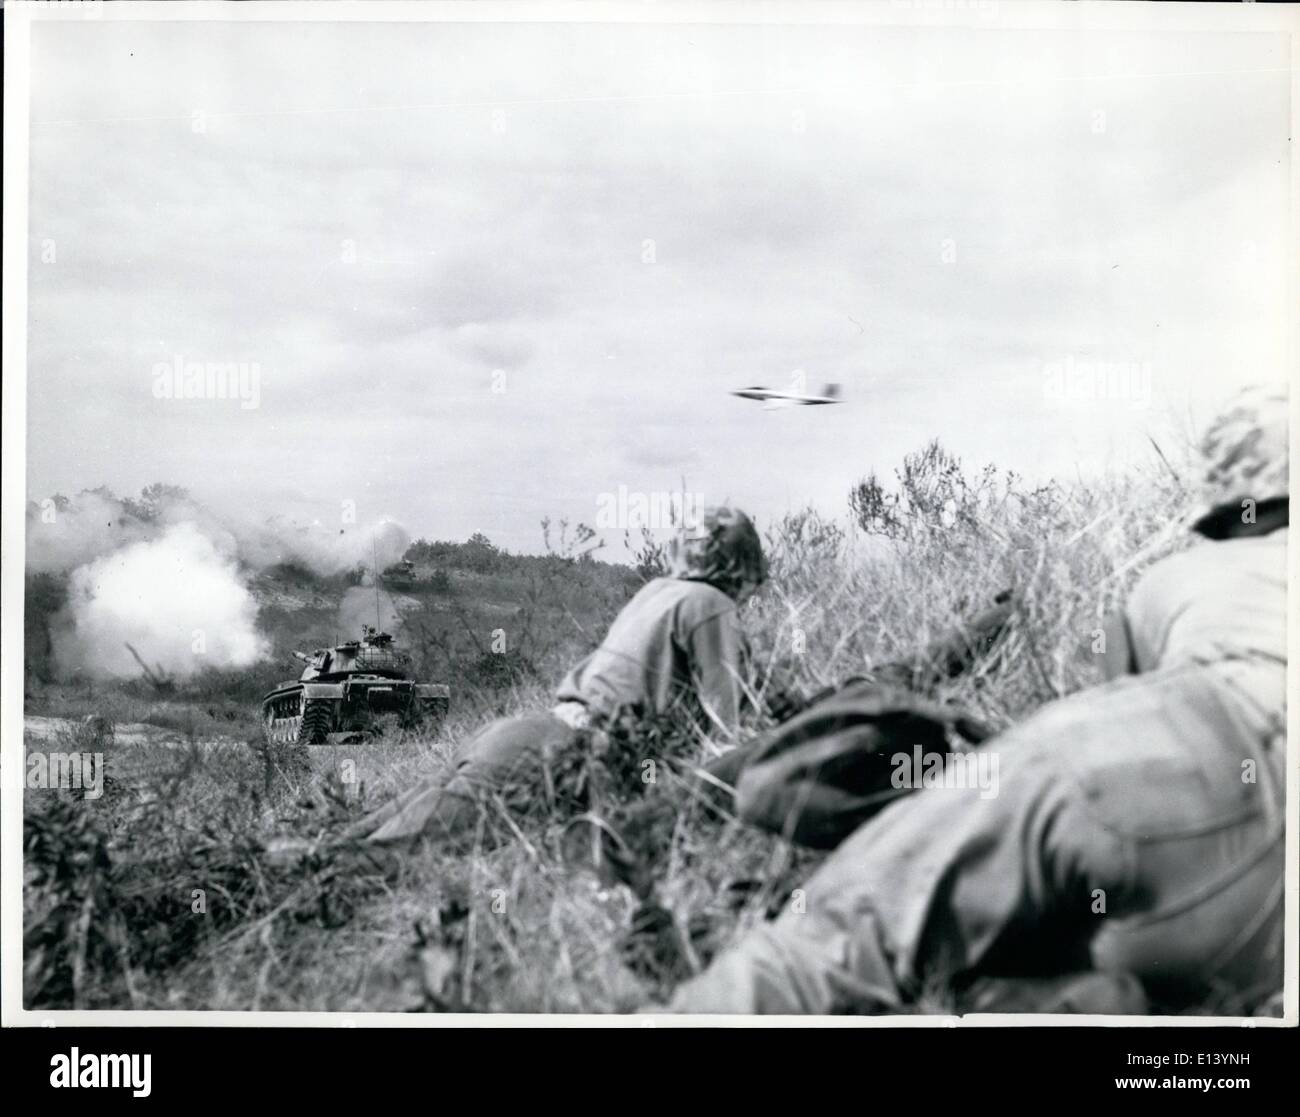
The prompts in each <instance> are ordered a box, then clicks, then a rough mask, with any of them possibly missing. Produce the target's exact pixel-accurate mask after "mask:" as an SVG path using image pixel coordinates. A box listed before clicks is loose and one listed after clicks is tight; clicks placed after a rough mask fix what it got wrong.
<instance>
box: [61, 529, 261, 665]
mask: <svg viewBox="0 0 1300 1117" xmlns="http://www.w3.org/2000/svg"><path fill="white" fill-rule="evenodd" d="M68 591H69V603H68V623H67V624H65V625H64V626H63V627H61V628H60V630H59V631H58V632H56V633H55V636H54V654H55V658H56V660H57V662H58V663H59V665H60V667H61V669H63V670H64V671H67V672H70V673H78V674H88V675H95V676H101V677H102V676H118V677H132V676H137V675H139V674H140V666H139V664H138V663H136V661H135V658H134V656H132V655H131V653H130V651H129V650H128V648H127V645H128V644H129V645H131V646H132V647H134V648H135V650H136V651H137V652H138V653H139V655H140V657H141V658H142V659H143V660H144V661H145V662H146V663H147V664H149V665H150V667H158V668H161V670H162V671H163V672H164V673H166V674H168V675H173V676H177V677H180V678H184V677H186V676H188V675H192V674H194V673H195V672H196V671H199V670H202V669H203V668H205V667H210V666H213V667H242V666H245V665H247V664H249V663H252V662H254V661H255V660H257V659H258V658H260V657H261V656H262V655H264V654H265V653H266V651H267V642H266V640H265V638H264V637H263V636H261V635H260V634H259V633H258V631H257V603H256V602H255V601H254V600H253V595H252V594H251V593H249V591H248V588H247V587H246V586H245V585H244V583H243V580H242V579H241V577H240V574H239V570H238V568H237V567H236V565H235V563H234V561H233V560H231V559H230V558H229V557H228V556H226V555H223V554H222V553H221V552H220V551H219V550H218V549H217V547H216V546H215V545H214V543H213V541H212V540H211V539H209V538H208V537H207V536H206V535H204V534H203V533H202V532H201V531H200V530H199V527H198V525H196V524H189V523H183V524H176V525H172V526H169V527H167V528H165V529H164V530H163V531H162V534H161V535H159V536H158V537H157V538H155V539H149V540H143V541H141V542H137V543H130V544H128V545H127V546H125V547H122V548H120V549H119V550H116V551H114V552H113V553H112V554H108V555H104V556H103V557H102V558H98V559H95V560H94V561H93V562H90V563H88V564H86V565H84V566H80V567H78V568H77V569H76V570H75V571H74V572H73V574H72V577H71V580H70V583H69V587H68Z"/></svg>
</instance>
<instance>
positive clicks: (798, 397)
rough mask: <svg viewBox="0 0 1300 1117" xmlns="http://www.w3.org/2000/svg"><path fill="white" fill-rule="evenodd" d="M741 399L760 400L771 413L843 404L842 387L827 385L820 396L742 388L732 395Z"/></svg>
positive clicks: (778, 390) (758, 388)
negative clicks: (775, 409) (795, 408)
mask: <svg viewBox="0 0 1300 1117" xmlns="http://www.w3.org/2000/svg"><path fill="white" fill-rule="evenodd" d="M731 394H732V395H733V396H739V397H740V398H741V399H758V400H762V401H763V410H764V411H771V410H773V409H774V408H777V407H813V406H816V405H817V404H822V403H843V402H844V401H843V400H842V399H841V398H840V386H839V385H838V384H827V385H826V387H825V388H823V389H822V394H821V395H820V396H812V395H808V394H807V393H806V392H787V391H782V390H781V389H779V388H761V387H754V388H741V389H739V390H738V391H735V392H732V393H731Z"/></svg>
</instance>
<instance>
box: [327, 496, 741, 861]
mask: <svg viewBox="0 0 1300 1117" xmlns="http://www.w3.org/2000/svg"><path fill="white" fill-rule="evenodd" d="M671 571H672V573H671V576H670V577H663V578H655V579H654V580H653V581H651V582H649V583H648V584H647V585H645V586H643V587H642V588H641V590H640V591H639V592H638V593H637V594H636V596H635V597H633V598H632V600H631V601H629V602H628V603H627V605H626V606H624V608H623V610H622V612H621V613H619V615H618V617H617V618H616V619H615V620H614V623H613V624H612V625H611V626H610V630H609V632H608V634H607V635H606V637H605V639H604V641H603V642H602V643H601V645H600V647H598V648H597V649H596V650H595V651H594V652H593V653H592V654H591V655H590V656H588V657H587V658H586V659H585V660H583V662H582V663H580V664H578V666H576V667H575V668H574V669H573V670H572V671H570V672H569V674H568V675H567V676H566V677H565V679H564V681H563V682H562V683H561V684H560V687H559V690H558V692H557V694H556V697H557V699H558V702H557V704H556V705H555V706H554V707H553V708H552V709H551V710H550V711H548V712H545V713H535V714H527V715H524V716H521V717H512V718H502V719H499V720H497V721H494V722H492V723H491V724H490V725H488V726H486V727H485V728H484V729H482V730H480V731H479V732H478V733H477V734H476V735H475V736H474V737H472V738H470V739H469V740H468V741H466V742H465V743H464V744H463V745H462V746H461V748H460V749H459V751H458V756H457V762H456V768H455V771H454V772H453V774H452V776H451V778H450V780H448V781H446V782H439V781H430V782H429V783H426V784H424V785H422V786H420V787H417V788H414V789H413V790H411V791H409V792H407V793H406V794H404V795H402V796H400V797H399V798H397V799H396V800H394V801H393V802H391V803H389V804H387V805H386V806H384V807H382V808H380V809H379V810H377V811H375V812H373V813H372V814H370V815H368V816H367V817H366V818H364V819H362V820H361V821H360V822H359V823H357V824H356V825H355V826H354V827H352V828H351V830H350V831H349V832H348V834H347V835H346V836H347V837H348V838H350V839H357V838H360V839H363V840H364V841H366V842H368V843H378V844H386V843H394V842H403V841H409V840H412V839H415V838H420V837H427V838H434V839H454V838H460V837H465V836H466V835H469V834H472V832H473V830H474V828H475V826H476V824H477V822H478V819H479V818H480V815H481V812H482V811H483V809H484V808H485V806H486V805H489V804H490V803H493V802H495V803H496V804H497V805H498V806H499V807H503V808H504V809H506V810H507V811H509V812H511V813H512V814H513V813H520V814H523V813H527V812H528V811H530V810H536V809H538V808H539V807H540V808H541V809H545V810H554V809H557V808H558V809H560V810H565V809H568V810H572V809H574V808H575V806H581V805H583V804H581V803H579V804H573V803H564V802H561V801H558V800H560V799H563V798H564V797H565V795H566V791H567V789H566V788H564V787H562V786H557V782H556V780H555V779H554V778H553V774H554V773H555V772H556V771H557V769H558V768H560V767H563V766H564V765H565V763H566V761H567V760H569V759H570V758H571V757H572V755H573V754H574V753H575V752H580V751H582V750H590V749H591V748H592V747H593V744H594V742H593V735H595V734H599V733H600V732H601V731H602V727H603V726H605V725H606V724H607V723H609V722H610V721H612V720H614V719H617V718H618V717H619V716H620V715H621V714H622V713H624V712H626V711H636V712H637V713H638V714H639V715H640V716H643V717H651V718H664V719H669V720H675V721H677V722H679V723H680V722H685V723H686V724H691V725H694V726H695V727H696V728H697V729H698V730H699V731H700V732H702V733H705V734H708V735H709V736H711V737H719V736H720V737H722V738H723V739H724V740H726V739H728V738H730V737H731V736H732V735H733V734H734V733H735V731H736V728H737V724H738V722H739V719H740V713H741V706H742V701H743V699H744V695H745V693H746V687H745V680H746V671H747V666H746V660H747V647H746V640H745V635H744V632H743V631H742V629H741V624H740V618H739V614H738V611H737V610H738V606H739V605H740V604H741V603H742V602H743V601H744V600H745V599H746V598H747V597H748V596H749V595H750V594H751V593H753V591H754V590H755V589H756V588H757V587H758V586H759V585H760V584H761V583H762V582H763V580H764V578H765V577H766V563H765V560H764V557H763V549H762V545H761V543H760V541H759V537H758V532H757V531H756V530H755V529H754V525H753V524H752V523H751V522H750V520H749V518H748V517H747V516H746V515H745V514H744V513H743V512H739V511H737V510H735V509H730V508H719V509H714V510H712V511H710V512H708V513H706V514H705V515H704V516H703V517H702V518H701V522H700V524H699V525H698V526H696V527H693V528H689V529H688V530H686V531H684V532H683V533H682V535H681V536H679V537H678V538H677V539H676V540H674V544H673V547H672V549H671ZM596 747H598V745H597V746H596Z"/></svg>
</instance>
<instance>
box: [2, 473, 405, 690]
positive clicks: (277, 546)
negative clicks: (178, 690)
mask: <svg viewBox="0 0 1300 1117" xmlns="http://www.w3.org/2000/svg"><path fill="white" fill-rule="evenodd" d="M410 541H411V540H410V535H409V534H408V533H407V532H406V530H405V529H404V528H402V526H401V525H400V524H397V523H394V522H392V521H388V520H382V521H379V522H376V523H371V524H359V525H352V524H349V525H345V526H344V527H343V528H342V529H331V528H327V527H325V526H323V525H321V524H320V523H318V522H317V523H310V524H302V523H295V522H292V521H289V520H287V519H284V518H282V517H273V518H272V519H269V520H267V521H264V522H261V523H257V522H252V521H249V520H241V519H240V517H239V516H238V515H236V514H229V513H218V512H215V511H213V510H212V509H209V508H207V507H204V506H203V505H201V504H198V503H197V502H195V501H193V500H192V499H190V497H189V496H188V494H186V493H185V492H184V491H183V490H180V489H169V488H167V487H165V486H151V487H150V488H149V489H146V490H145V491H144V492H143V493H142V494H141V498H140V499H139V500H135V499H132V498H125V499H123V498H119V497H116V496H114V495H113V494H111V493H108V492H107V491H105V490H98V491H86V492H82V493H79V494H78V495H77V496H76V497H74V498H72V499H68V498H65V497H52V498H49V499H47V500H44V501H41V502H39V503H31V504H29V505H28V510H27V569H28V570H29V571H31V572H42V573H50V572H63V571H71V574H70V575H69V580H68V604H67V607H66V608H65V609H64V611H63V612H62V613H61V614H60V615H59V616H58V617H57V618H55V620H54V621H53V622H52V623H51V633H50V639H51V645H52V649H53V653H54V659H55V663H56V665H57V668H58V671H59V673H60V674H61V675H64V676H66V675H90V676H93V677H101V678H102V677H138V676H139V675H140V673H141V668H140V665H139V664H138V663H137V662H136V661H135V658H134V657H133V656H132V654H131V652H130V651H129V650H128V649H127V645H128V644H129V645H131V647H133V648H134V649H135V650H136V651H137V652H138V653H139V655H140V656H141V658H142V659H143V660H144V661H145V662H146V663H147V664H148V665H149V667H150V669H159V670H161V671H162V672H163V673H164V674H167V675H170V676H174V677H177V678H185V677H187V676H189V675H192V674H194V673H195V672H197V671H200V670H202V669H204V668H205V667H240V666H246V665H247V664H249V663H252V662H254V661H256V660H257V659H259V658H260V657H262V656H264V655H266V654H268V653H269V651H270V647H269V641H268V640H267V639H266V637H265V636H264V635H263V634H262V633H260V632H259V631H258V628H257V601H256V599H255V598H254V596H253V594H252V592H251V591H250V588H249V579H250V578H251V577H252V576H253V575H255V574H257V573H259V572H261V571H263V570H266V569H268V568H270V567H273V566H276V565H280V564H295V565H298V566H302V567H305V568H306V569H308V570H310V571H311V572H312V573H314V574H316V575H320V576H330V575H336V574H341V573H344V572H346V571H351V570H357V569H362V570H364V571H365V572H366V574H365V584H366V585H368V586H369V587H371V588H365V589H363V588H362V587H354V588H353V589H352V590H350V591H349V593H348V594H347V595H345V598H344V602H343V605H342V607H341V609H340V618H341V620H342V621H346V622H347V623H346V625H345V630H346V631H347V632H348V633H349V634H350V635H352V634H355V635H359V634H360V626H361V624H362V623H363V620H364V623H367V624H373V623H375V608H374V589H373V585H374V582H373V578H374V575H375V573H376V572H378V571H382V570H383V569H384V568H385V567H386V566H390V565H392V564H393V563H395V562H397V561H398V560H399V559H400V558H401V557H402V555H403V554H405V552H406V549H407V547H408V546H409V545H410ZM383 596H385V595H381V597H383ZM381 621H382V623H383V625H385V626H386V627H388V630H389V631H395V629H396V627H397V625H398V624H399V620H398V618H397V615H396V611H395V610H394V608H393V606H392V604H391V602H388V603H387V604H385V605H382V606H381Z"/></svg>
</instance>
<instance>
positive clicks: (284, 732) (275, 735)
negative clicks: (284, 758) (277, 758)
mask: <svg viewBox="0 0 1300 1117" xmlns="http://www.w3.org/2000/svg"><path fill="white" fill-rule="evenodd" d="M333 721H334V713H333V710H332V709H331V708H330V703H329V702H328V701H327V700H326V701H322V700H319V699H318V700H316V701H312V700H310V699H303V698H299V700H298V708H297V711H296V712H295V713H293V714H285V713H281V714H280V715H278V716H277V713H276V711H275V710H274V709H271V710H268V711H267V713H266V717H265V719H264V721H263V731H264V733H265V735H266V739H267V740H268V741H272V742H275V743H276V744H285V745H292V744H298V745H322V744H324V743H325V741H326V740H327V738H328V735H329V731H330V729H331V727H332V725H333Z"/></svg>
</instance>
